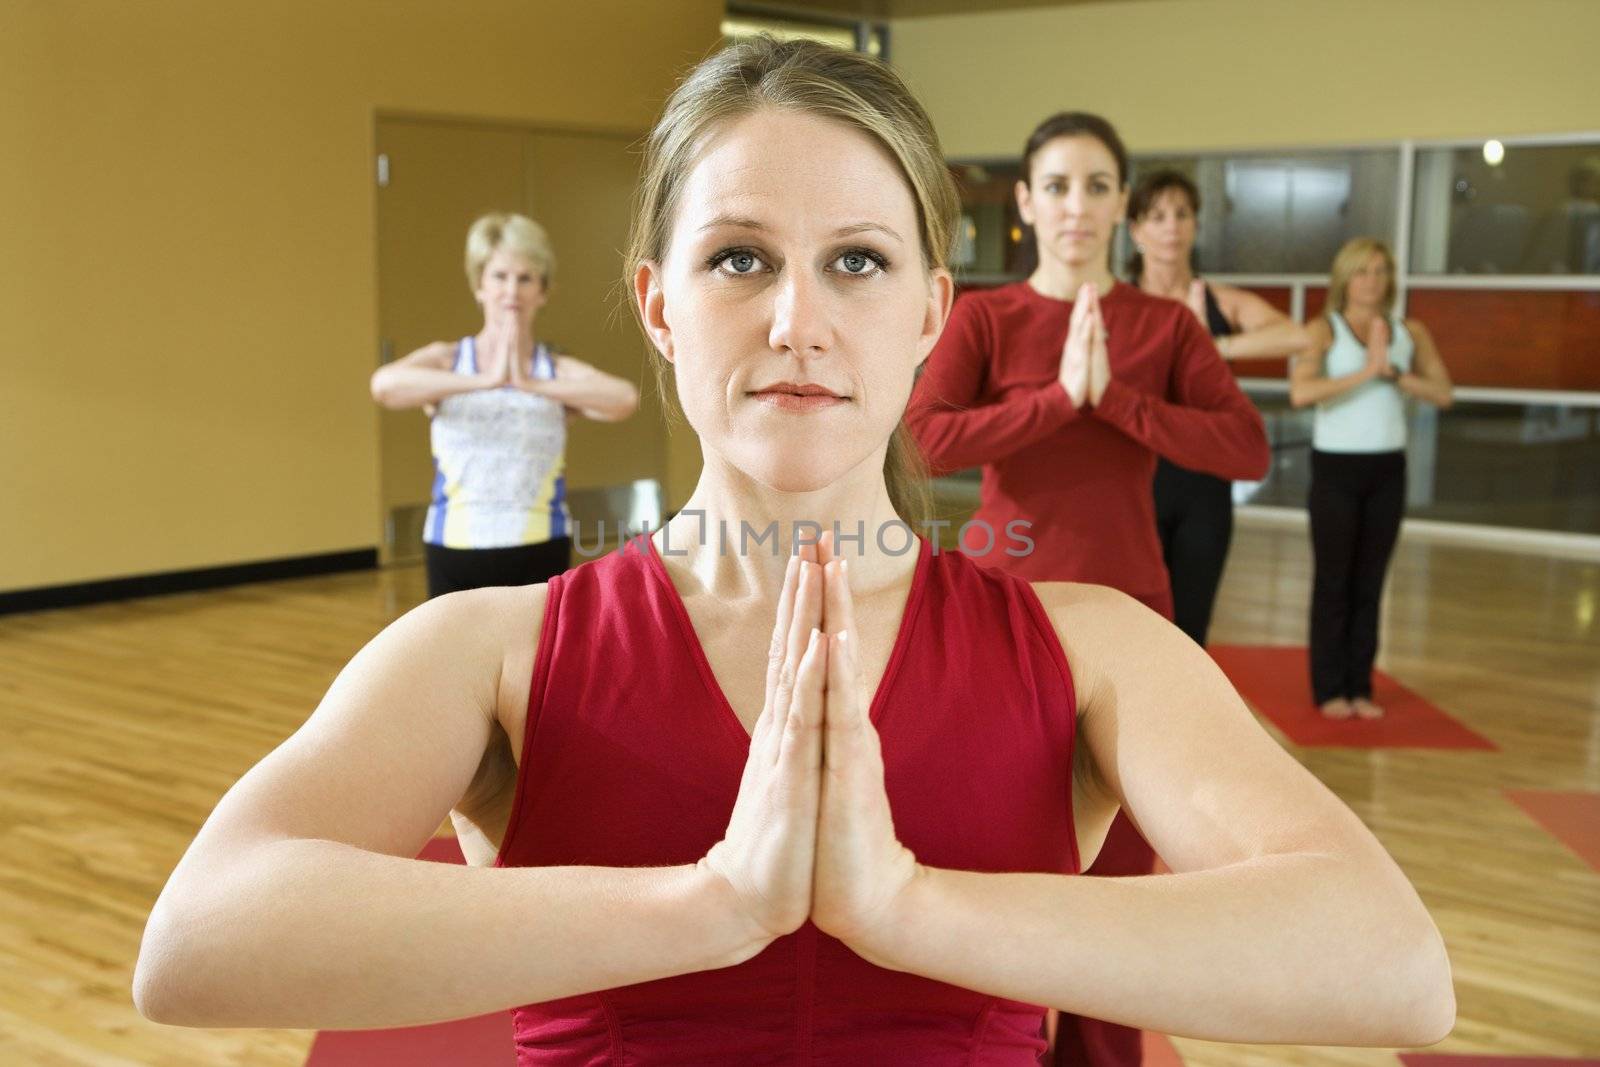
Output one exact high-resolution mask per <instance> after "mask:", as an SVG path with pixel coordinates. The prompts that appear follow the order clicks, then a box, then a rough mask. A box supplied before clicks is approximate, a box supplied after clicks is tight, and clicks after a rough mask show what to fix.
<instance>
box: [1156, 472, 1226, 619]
mask: <svg viewBox="0 0 1600 1067" xmlns="http://www.w3.org/2000/svg"><path fill="white" fill-rule="evenodd" d="M1153 490H1154V492H1155V497H1156V530H1157V531H1158V532H1159V533H1160V534H1161V554H1162V555H1163V556H1164V557H1165V558H1166V561H1167V578H1168V580H1169V581H1170V582H1171V585H1172V621H1173V622H1175V623H1177V624H1178V629H1180V630H1182V631H1183V632H1184V633H1186V634H1188V635H1189V636H1190V637H1191V638H1192V639H1193V640H1194V643H1195V644H1197V645H1200V646H1201V647H1204V646H1205V643H1206V631H1208V630H1209V629H1210V628H1211V609H1212V608H1213V607H1214V606H1215V605H1216V602H1217V586H1218V585H1219V584H1221V582H1222V568H1223V565H1224V564H1226V563H1227V562H1228V542H1229V541H1231V540H1233V485H1232V483H1231V482H1229V481H1227V480H1226V479H1223V478H1217V477H1214V476H1213V475H1210V474H1201V473H1200V472H1199V471H1191V470H1186V469H1184V468H1183V467H1179V466H1176V465H1174V464H1172V463H1168V462H1167V461H1166V460H1164V459H1163V460H1160V461H1159V462H1157V464H1156V477H1155V482H1154V486H1153Z"/></svg>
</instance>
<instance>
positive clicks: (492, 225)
mask: <svg viewBox="0 0 1600 1067" xmlns="http://www.w3.org/2000/svg"><path fill="white" fill-rule="evenodd" d="M466 260H467V263H466V266H467V282H468V284H469V285H471V286H472V291H473V295H474V297H475V298H476V299H477V301H478V303H479V305H481V306H482V308H483V329H482V330H481V331H480V332H479V333H477V334H476V335H474V336H471V337H464V338H462V339H461V340H460V341H458V342H446V341H441V342H436V343H434V344H430V345H426V346H424V347H423V348H419V349H417V350H416V351H415V352H412V353H411V354H410V355H408V356H406V357H405V358H403V359H399V360H396V361H395V362H393V363H390V364H388V365H387V366H384V367H380V368H379V369H378V371H377V372H376V373H375V374H373V376H372V396H373V399H375V400H377V401H378V403H380V404H382V405H383V406H384V407H387V408H393V409H404V408H417V407H420V408H422V409H423V410H424V411H426V412H427V414H428V415H429V416H430V417H431V418H432V420H433V424H432V427H431V437H432V443H433V457H434V471H435V473H434V481H433V491H432V494H431V501H430V504H429V507H428V518H427V521H426V522H425V523H424V526H423V545H424V549H425V550H426V552H427V562H428V595H429V596H439V595H441V594H443V593H449V592H454V591H455V590H458V589H476V588H480V587H482V586H493V585H528V584H531V583H534V582H542V581H546V580H548V579H549V578H550V577H551V576H552V575H555V574H559V573H561V572H562V571H564V570H566V569H567V563H568V559H569V555H570V551H571V547H572V538H571V534H570V523H571V520H570V518H569V517H568V515H567V509H566V478H565V473H564V472H565V468H566V437H567V419H568V417H569V415H571V414H573V413H576V414H579V415H582V416H584V417H585V418H590V419H596V420H599V421H602V422H617V421H619V420H622V419H625V418H627V417H628V416H629V415H632V414H633V412H634V410H635V409H636V408H637V407H638V406H639V393H638V390H637V389H635V388H634V386H633V385H632V384H631V383H629V382H627V381H625V380H623V379H621V378H618V377H615V376H613V375H610V374H606V373H604V372H603V371H600V370H597V369H596V368H594V367H592V366H590V365H589V364H587V363H585V362H583V361H582V360H580V359H574V358H573V357H572V356H568V355H561V354H558V353H555V352H552V351H551V350H550V349H549V347H548V346H546V345H544V344H540V343H538V342H537V341H536V339H535V335H534V322H535V320H536V319H537V316H538V313H539V309H540V308H542V307H543V306H544V304H545V302H546V300H548V299H549V285H550V275H551V273H552V271H553V270H554V268H555V256H554V254H553V253H552V252H551V250H550V242H549V239H548V238H547V237H546V236H545V232H544V229H543V228H542V227H541V226H539V224H538V223H536V222H534V221H533V220H532V219H528V218H525V217H523V216H521V215H501V214H496V215H485V216H484V217H482V218H480V219H479V220H478V221H477V222H475V223H473V224H472V229H471V230H470V231H468V234H467V257H466Z"/></svg>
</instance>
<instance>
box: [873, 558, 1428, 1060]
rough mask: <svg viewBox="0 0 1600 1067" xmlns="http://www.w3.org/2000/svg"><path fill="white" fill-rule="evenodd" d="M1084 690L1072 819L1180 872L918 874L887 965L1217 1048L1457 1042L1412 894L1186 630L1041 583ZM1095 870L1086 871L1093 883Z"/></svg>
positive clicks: (879, 944)
mask: <svg viewBox="0 0 1600 1067" xmlns="http://www.w3.org/2000/svg"><path fill="white" fill-rule="evenodd" d="M1039 592H1040V595H1041V597H1042V598H1043V600H1044V602H1045V605H1046V608H1047V610H1048V611H1049V613H1050V615H1051V617H1052V619H1053V620H1054V622H1055V625H1056V629H1057V631H1058V633H1059V635H1060V637H1061V641H1062V645H1063V647H1064V648H1065V649H1066V651H1067V656H1068V659H1069V662H1070V664H1071V667H1072V671H1073V678H1074V684H1075V686H1076V688H1077V692H1078V699H1079V708H1080V723H1081V730H1080V735H1079V738H1080V740H1079V744H1080V746H1081V749H1080V753H1079V758H1080V760H1081V759H1082V758H1084V757H1086V758H1087V759H1088V760H1090V761H1091V767H1092V771H1093V773H1091V774H1089V775H1087V776H1086V782H1087V786H1086V788H1084V789H1081V790H1075V792H1074V795H1075V797H1077V799H1078V802H1079V804H1080V810H1078V811H1077V812H1076V813H1075V817H1076V820H1077V822H1078V824H1079V825H1080V827H1083V826H1088V827H1089V828H1090V830H1091V837H1098V836H1099V835H1100V834H1102V833H1103V830H1104V826H1105V824H1106V822H1107V821H1108V819H1109V815H1110V813H1111V812H1112V811H1114V810H1115V807H1116V806H1117V804H1119V803H1121V804H1123V805H1124V806H1125V807H1126V809H1127V811H1128V813H1129V815H1130V816H1131V817H1132V818H1133V819H1134V821H1135V822H1136V824H1137V825H1138V826H1139V827H1140V829H1141V831H1142V832H1143V833H1144V835H1145V837H1146V838H1148V839H1149V841H1150V843H1151V844H1152V845H1153V846H1154V847H1155V849H1156V851H1157V853H1159V854H1160V855H1161V856H1162V857H1163V858H1164V859H1165V860H1166V862H1167V863H1168V864H1169V865H1170V866H1171V867H1172V869H1173V870H1174V871H1175V872H1176V873H1174V874H1171V875H1160V876H1150V877H1143V878H1104V879H1102V878H1087V877H1081V876H1064V875H1052V874H987V873H973V872H965V871H949V870H936V869H931V868H920V869H919V873H918V874H917V876H916V877H914V878H913V879H912V881H911V883H910V885H909V888H907V889H906V890H905V892H904V893H903V894H902V900H901V902H900V904H899V906H898V908H897V910H896V915H895V920H894V921H892V922H890V923H887V924H885V927H884V932H883V933H882V934H881V935H880V936H879V937H878V938H877V940H876V942H875V943H867V944H861V945H853V946H852V947H855V948H856V950H857V951H858V952H862V953H863V954H864V955H866V956H867V958H869V959H871V960H873V961H874V962H876V963H878V964H880V965H882V966H886V967H892V968H895V969H897V970H903V971H909V972H912V973H915V974H919V975H923V976H925V977H929V978H934V979H937V980H939V981H943V982H949V983H951V984H954V985H958V986H964V987H966V988H969V989H977V990H982V991H984V992H987V993H992V994H995V995H997V996H1003V997H1009V998H1013V999H1017V1000H1023V1001H1029V1002H1033V1003H1042V1004H1047V1005H1050V1006H1052V1007H1058V1008H1061V1009H1063V1010H1070V1011H1073V1012H1076V1013H1079V1014H1082V1015H1089V1016H1094V1017H1097V1018H1103V1019H1110V1020H1113V1021H1116V1022H1122V1023H1126V1024H1129V1025H1132V1026H1138V1027H1143V1028H1148V1029H1151V1030H1157V1031H1160V1032H1162V1033H1170V1034H1181V1035H1186V1036H1191V1037H1198V1038H1206V1039H1210V1040H1228V1041H1259V1042H1285V1043H1305V1044H1341V1045H1418V1044H1427V1043H1430V1042H1433V1041H1437V1040H1439V1039H1440V1038H1442V1037H1443V1036H1444V1035H1445V1034H1446V1033H1448V1032H1449V1030H1450V1028H1451V1026H1452V1024H1453V1020H1454V1014H1455V1004H1454V994H1453V992H1452V989H1451V981H1450V967H1449V961H1448V959H1447V957H1446V955H1445V950H1444V945H1443V943H1442V941H1441V939H1440V937H1439V934H1438V931H1437V930H1436V929H1435V927H1434V925H1433V922H1432V920H1431V919H1430V918H1429V916H1428V913H1427V911H1426V910H1425V909H1424V908H1423V906H1422V903H1421V901H1420V900H1419V899H1418V898H1417V895H1416V892H1415V891H1414V890H1413V889H1412V887H1411V885H1410V883H1409V882H1407V880H1406V878H1405V876H1404V875H1403V874H1402V873H1401V872H1400V870H1399V868H1398V867H1396V866H1395V864H1394V862H1393V861H1392V860H1391V859H1390V858H1389V856H1388V855H1387V854H1386V853H1385V852H1384V850H1383V848H1382V846H1381V845H1379V843H1378V842H1377V840H1376V839H1375V838H1374V837H1373V836H1372V834H1371V833H1369V832H1368V831H1367V829H1366V828H1365V827H1364V826H1362V824H1361V822H1360V821H1359V820H1358V819H1357V818H1356V817H1355V815H1353V814H1352V813H1351V812H1350V810H1349V809H1348V808H1346V807H1345V806H1344V805H1343V804H1342V803H1340V802H1339V800H1338V799H1337V798H1335V797H1334V796H1333V795H1332V794H1331V793H1329V792H1328V790H1327V789H1325V788H1324V787H1323V786H1322V785H1321V784H1320V783H1319V782H1317V780H1316V779H1315V778H1313V777H1312V776H1311V775H1310V774H1309V773H1307V772H1306V771H1305V770H1304V769H1303V768H1302V767H1301V766H1300V765H1299V764H1297V763H1296V762H1295V761H1294V760H1293V759H1292V758H1291V757H1290V756H1289V755H1288V754H1287V753H1286V752H1284V751H1283V749H1282V748H1280V747H1279V746H1278V744H1277V743H1276V742H1274V741H1273V740H1272V738H1271V737H1269V736H1268V735H1267V734H1266V733H1265V732H1264V731H1263V730H1262V729H1261V728H1260V727H1259V726H1258V725H1257V724H1256V722H1255V720H1254V719H1253V718H1252V717H1251V715H1250V712H1249V711H1248V709H1246V707H1245V706H1244V703H1243V701H1241V700H1240V699H1239V697H1238V695H1237V694H1235V693H1234V691H1233V689H1232V687H1231V686H1230V685H1229V684H1228V681H1227V679H1226V678H1225V677H1224V676H1223V674H1222V672H1221V671H1220V670H1219V669H1218V668H1217V667H1216V665H1215V664H1214V663H1213V662H1212V661H1211V660H1210V658H1209V657H1207V656H1206V654H1205V653H1204V652H1203V651H1202V650H1201V649H1200V648H1198V647H1197V646H1196V645H1195V644H1194V643H1193V642H1191V641H1189V640H1187V639H1186V638H1185V637H1184V636H1183V635H1182V634H1181V633H1180V632H1179V631H1177V630H1176V629H1174V628H1173V627H1172V626H1171V624H1169V623H1167V622H1166V621H1165V620H1163V619H1161V618H1159V617H1158V616H1157V615H1155V614H1154V613H1152V612H1150V611H1149V610H1148V609H1146V608H1144V607H1143V606H1141V605H1139V604H1138V603H1137V602H1135V601H1133V600H1132V599H1130V598H1128V597H1126V596H1123V595H1122V594H1120V593H1115V592H1113V591H1111V590H1108V589H1102V588H1099V587H1095V586H1076V585H1066V584H1055V583H1049V584H1042V585H1041V586H1039ZM1090 858H1091V857H1089V856H1087V855H1086V856H1084V863H1085V864H1087V863H1088V862H1089V860H1090Z"/></svg>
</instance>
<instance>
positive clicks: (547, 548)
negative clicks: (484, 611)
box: [422, 537, 572, 597]
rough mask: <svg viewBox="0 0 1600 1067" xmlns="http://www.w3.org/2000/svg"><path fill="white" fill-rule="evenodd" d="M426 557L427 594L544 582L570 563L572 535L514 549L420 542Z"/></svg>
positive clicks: (434, 595) (439, 594)
mask: <svg viewBox="0 0 1600 1067" xmlns="http://www.w3.org/2000/svg"><path fill="white" fill-rule="evenodd" d="M422 547H423V549H424V550H425V551H426V553H427V560H428V596H430V597H436V596H443V595H444V594H445V593H454V592H456V591H457V590H458V589H482V588H483V587H484V586H490V585H533V584H535V583H537V582H547V581H549V580H550V579H551V578H552V577H554V576H555V575H557V574H560V573H561V572H562V571H564V570H566V569H567V568H568V567H570V566H571V565H572V538H570V537H555V538H551V539H550V540H549V541H542V542H540V543H539V544H536V545H517V546H516V547H514V548H441V547H440V546H438V545H423V546H422Z"/></svg>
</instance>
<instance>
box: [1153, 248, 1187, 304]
mask: <svg viewBox="0 0 1600 1067" xmlns="http://www.w3.org/2000/svg"><path fill="white" fill-rule="evenodd" d="M1193 281H1194V271H1192V270H1190V269H1189V264H1188V263H1187V262H1185V261H1184V260H1173V261H1171V262H1168V263H1162V262H1160V261H1158V260H1153V259H1151V258H1149V257H1148V256H1146V257H1145V260H1144V267H1143V268H1142V269H1141V270H1140V272H1139V288H1141V289H1143V290H1144V291H1145V292H1147V293H1154V294H1155V295H1156V296H1167V297H1173V298H1175V299H1178V300H1182V299H1183V298H1185V297H1187V296H1188V295H1189V285H1190V283H1191V282H1193Z"/></svg>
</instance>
